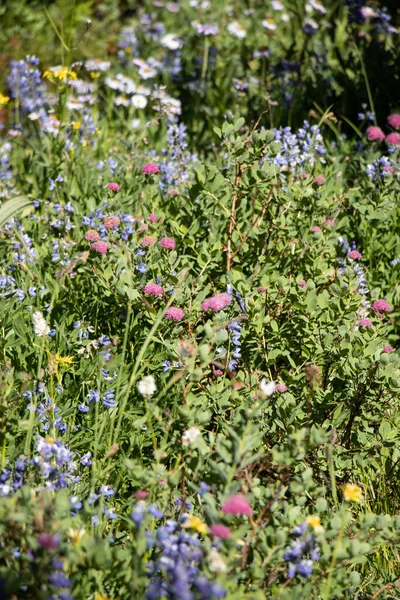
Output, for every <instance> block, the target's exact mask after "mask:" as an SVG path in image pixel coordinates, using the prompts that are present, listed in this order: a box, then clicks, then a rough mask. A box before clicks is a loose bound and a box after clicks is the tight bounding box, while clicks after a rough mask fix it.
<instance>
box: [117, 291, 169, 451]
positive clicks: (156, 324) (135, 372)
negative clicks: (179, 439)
mask: <svg viewBox="0 0 400 600" xmlns="http://www.w3.org/2000/svg"><path fill="white" fill-rule="evenodd" d="M174 297H175V294H171V297H170V299H169V302H168V304H167V305H166V306H164V307H163V308H162V309H161V310H160V311H159V313H158V315H157V318H156V320H155V321H154V324H153V327H152V328H151V330H150V333H149V335H148V336H147V338H146V339H145V341H144V344H143V346H142V347H141V349H140V352H139V354H138V355H137V358H136V360H135V364H134V366H133V371H132V375H131V377H130V379H129V383H128V388H127V390H126V393H125V397H124V399H123V401H122V402H121V405H120V406H119V407H118V412H119V415H118V421H117V427H116V429H115V434H114V438H113V444H115V443H116V440H117V439H118V436H119V432H120V431H121V424H122V419H123V416H124V413H125V408H126V405H127V403H128V399H129V394H130V393H131V389H132V386H133V384H134V383H135V380H136V377H137V375H138V371H139V367H140V363H141V361H142V358H143V356H144V354H145V352H146V350H147V348H148V346H149V344H150V342H151V340H152V338H153V335H154V334H155V332H156V331H157V329H158V328H159V326H160V323H161V321H162V318H163V316H164V313H165V310H166V309H167V308H168V307H169V306H171V304H172V302H173V301H174Z"/></svg>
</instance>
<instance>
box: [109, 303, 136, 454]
mask: <svg viewBox="0 0 400 600" xmlns="http://www.w3.org/2000/svg"><path fill="white" fill-rule="evenodd" d="M131 316H132V303H131V302H129V303H128V312H127V315H126V323H125V332H124V341H123V345H122V356H121V364H120V367H119V371H118V382H117V390H116V394H115V395H116V398H119V394H120V389H121V381H122V372H123V369H124V366H125V354H126V347H127V345H128V336H129V329H130V324H131ZM116 414H117V411H113V414H112V416H111V425H110V435H109V445H111V442H112V439H113V433H114V426H115V417H116Z"/></svg>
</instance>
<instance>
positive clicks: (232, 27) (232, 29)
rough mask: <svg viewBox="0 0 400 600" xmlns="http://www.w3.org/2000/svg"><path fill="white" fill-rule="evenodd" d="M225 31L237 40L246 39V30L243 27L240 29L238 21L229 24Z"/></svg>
mask: <svg viewBox="0 0 400 600" xmlns="http://www.w3.org/2000/svg"><path fill="white" fill-rule="evenodd" d="M226 29H227V31H228V33H230V34H231V35H233V37H236V38H238V39H239V40H243V39H244V38H245V37H246V30H245V28H244V27H242V25H241V24H240V23H239V21H233V22H232V23H229V25H228V27H227V28H226Z"/></svg>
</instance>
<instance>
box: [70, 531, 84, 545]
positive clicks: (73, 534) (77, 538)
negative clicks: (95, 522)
mask: <svg viewBox="0 0 400 600" xmlns="http://www.w3.org/2000/svg"><path fill="white" fill-rule="evenodd" d="M67 533H68V537H69V539H70V540H71V542H74V544H79V543H80V542H81V540H82V538H83V536H84V535H86V529H72V528H71V527H70V528H69V529H68V531H67Z"/></svg>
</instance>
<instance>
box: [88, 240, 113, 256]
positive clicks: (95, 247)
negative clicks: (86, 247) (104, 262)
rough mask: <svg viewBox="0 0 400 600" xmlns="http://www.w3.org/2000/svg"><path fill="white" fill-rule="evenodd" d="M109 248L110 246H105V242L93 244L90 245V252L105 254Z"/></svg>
mask: <svg viewBox="0 0 400 600" xmlns="http://www.w3.org/2000/svg"><path fill="white" fill-rule="evenodd" d="M109 247H110V244H107V242H95V243H94V244H92V250H95V252H99V253H100V254H107V252H108V249H109Z"/></svg>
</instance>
